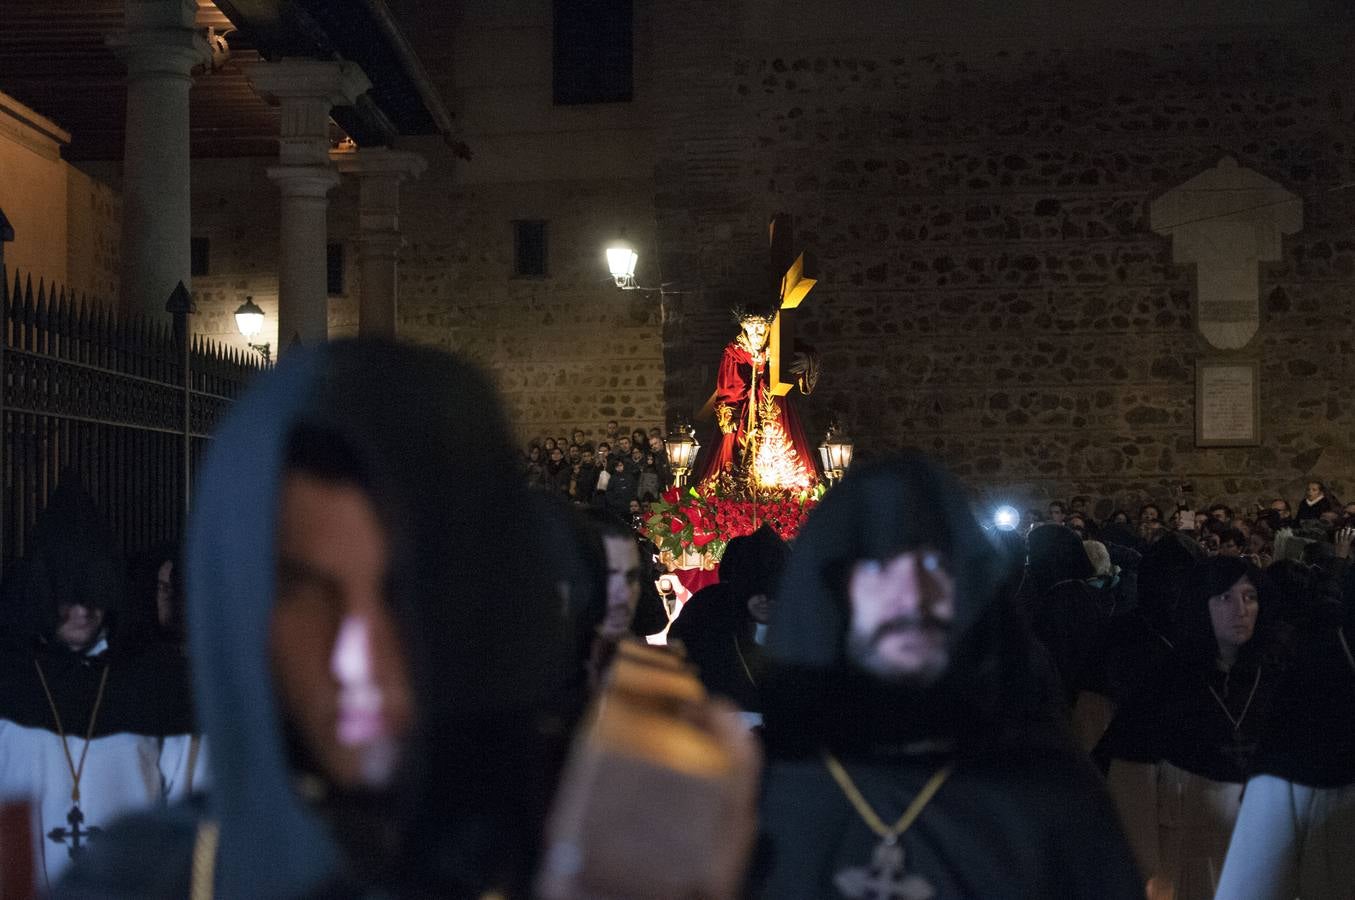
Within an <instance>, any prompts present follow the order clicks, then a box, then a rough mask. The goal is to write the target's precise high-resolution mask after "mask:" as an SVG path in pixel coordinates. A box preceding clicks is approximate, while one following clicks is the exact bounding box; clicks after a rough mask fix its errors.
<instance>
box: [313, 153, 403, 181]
mask: <svg viewBox="0 0 1355 900" xmlns="http://www.w3.org/2000/svg"><path fill="white" fill-rule="evenodd" d="M329 158H330V159H331V160H332V161H333V162H334V165H335V166H337V167H338V169H339V171H340V172H342V173H343V174H345V175H356V176H358V177H359V178H364V177H367V176H386V177H391V176H394V177H396V178H398V179H399V180H401V181H403V180H404V179H406V178H418V177H419V176H420V175H422V174H423V173H424V171H425V170H427V168H428V160H426V159H424V158H423V157H422V156H420V155H419V154H417V153H411V152H410V151H408V150H392V149H390V148H389V147H365V148H362V149H359V150H331V151H330V152H329Z"/></svg>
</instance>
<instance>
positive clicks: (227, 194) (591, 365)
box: [193, 145, 663, 440]
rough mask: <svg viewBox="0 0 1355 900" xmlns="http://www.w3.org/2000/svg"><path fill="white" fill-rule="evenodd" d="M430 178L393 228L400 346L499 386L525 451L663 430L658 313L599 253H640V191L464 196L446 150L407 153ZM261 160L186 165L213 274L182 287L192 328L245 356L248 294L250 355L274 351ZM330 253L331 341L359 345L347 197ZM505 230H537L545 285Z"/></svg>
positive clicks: (540, 188)
mask: <svg viewBox="0 0 1355 900" xmlns="http://www.w3.org/2000/svg"><path fill="white" fill-rule="evenodd" d="M415 149H417V150H419V151H420V152H423V153H424V154H425V155H426V156H427V157H429V159H430V163H432V164H431V165H430V169H429V171H428V172H427V173H426V174H425V175H424V176H423V177H422V178H421V179H420V180H418V181H414V182H407V183H406V184H405V186H404V188H403V189H402V196H401V216H400V218H401V227H402V230H403V232H404V234H405V236H406V241H407V245H406V247H405V249H404V251H403V252H402V254H401V259H400V308H399V322H398V327H399V334H400V336H401V337H402V338H403V339H406V340H411V341H415V342H418V343H424V344H430V345H433V346H438V347H442V348H444V349H447V350H450V351H453V352H456V353H459V354H461V355H463V356H465V357H467V358H469V359H472V360H474V361H475V362H477V363H479V364H480V365H482V366H483V367H485V368H486V369H487V370H488V371H489V372H490V374H491V375H492V376H493V377H494V378H495V380H496V381H497V383H498V385H499V387H500V390H501V391H502V392H503V395H504V398H505V401H506V403H507V406H508V412H509V418H510V421H511V422H512V423H513V424H514V426H515V427H516V429H517V431H518V433H519V435H520V437H521V438H522V439H523V440H527V439H530V438H532V437H537V436H545V435H560V434H568V433H569V432H571V431H572V430H573V429H574V428H575V427H576V426H577V427H581V428H583V430H584V431H586V432H590V433H595V432H598V431H600V428H601V426H602V425H603V424H604V423H605V422H606V421H607V420H609V419H616V420H617V421H618V422H620V423H621V424H622V425H623V426H624V427H627V428H631V427H645V428H648V427H651V426H653V425H662V424H663V406H662V390H663V370H662V358H661V355H660V349H659V348H660V337H659V304H658V300H657V298H656V297H655V296H654V295H649V294H642V293H639V292H623V291H618V290H616V289H615V287H613V286H612V284H611V281H610V279H608V278H607V277H606V267H605V263H604V261H603V258H602V248H603V247H604V245H605V243H606V241H607V240H608V239H609V238H610V237H612V236H614V235H615V234H616V232H617V231H618V230H619V226H620V225H622V224H625V223H630V222H636V223H640V224H639V226H638V227H633V228H632V229H631V230H630V231H629V232H628V234H629V237H630V239H631V240H633V241H635V242H636V243H638V244H640V245H641V246H644V245H646V244H650V243H652V229H646V228H644V227H643V223H644V222H645V221H646V219H647V218H650V217H651V216H650V212H649V209H650V207H649V200H650V197H651V195H652V183H651V182H649V181H647V180H643V179H642V180H639V181H636V180H633V179H621V180H618V181H608V182H597V181H573V182H570V181H562V180H555V181H546V182H528V183H519V184H514V183H479V184H476V183H468V181H469V180H468V179H467V178H465V177H464V176H459V175H458V174H457V170H456V166H455V164H454V163H453V162H452V161H451V160H450V159H447V158H445V157H444V156H443V155H442V154H445V152H446V151H445V148H443V149H442V150H439V149H438V147H436V146H430V145H423V146H416V148H415ZM270 162H271V161H270V160H266V159H236V160H195V161H194V164H193V234H194V236H196V237H206V238H208V240H209V241H210V243H211V271H210V274H209V275H207V276H199V277H196V278H194V280H193V293H194V297H195V299H196V302H197V305H198V313H197V315H196V316H195V330H196V331H197V332H198V333H199V334H203V335H206V336H208V337H211V338H212V339H213V340H216V341H219V342H221V343H225V344H228V345H232V346H236V347H238V348H241V349H244V347H245V340H244V338H242V337H240V335H239V334H238V332H237V330H236V328H235V321H234V318H233V314H234V311H235V309H236V307H238V306H239V305H240V304H241V303H243V302H244V300H245V297H246V296H252V297H253V298H254V300H255V302H256V303H258V304H259V305H260V306H261V307H262V308H263V310H264V313H265V316H266V318H265V320H264V322H265V325H264V331H263V333H262V334H260V335H259V336H258V337H256V338H255V342H256V343H263V342H269V343H271V344H272V346H273V347H274V348H276V347H277V296H278V293H277V292H278V287H277V284H278V282H277V259H278V192H277V188H276V186H274V185H273V184H272V183H271V182H269V181H268V178H267V176H266V174H265V169H266V168H267V166H268V165H269V164H270ZM330 201H331V202H330V209H329V234H330V240H331V241H337V242H341V243H343V244H344V245H345V261H346V269H345V284H346V290H345V292H344V295H343V296H338V297H331V298H330V308H329V320H330V321H329V327H330V335H331V337H334V338H338V337H345V336H351V335H354V334H356V333H357V304H358V298H359V296H360V295H361V291H362V283H361V275H360V270H359V266H358V263H357V252H358V249H357V244H356V240H355V236H356V233H357V185H356V183H355V182H353V181H352V179H349V178H345V179H344V181H343V182H342V183H341V184H340V186H339V187H338V188H336V189H335V190H334V191H333V192H332V193H331V195H330ZM514 219H540V220H545V221H546V222H547V223H548V224H547V229H548V247H549V266H548V275H547V276H546V277H545V278H516V277H514V275H513V231H512V222H513V220H514Z"/></svg>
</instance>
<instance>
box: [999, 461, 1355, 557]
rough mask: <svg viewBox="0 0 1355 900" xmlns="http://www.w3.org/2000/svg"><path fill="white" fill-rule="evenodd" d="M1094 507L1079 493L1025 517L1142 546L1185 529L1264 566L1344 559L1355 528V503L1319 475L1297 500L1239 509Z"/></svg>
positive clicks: (1215, 550)
mask: <svg viewBox="0 0 1355 900" xmlns="http://www.w3.org/2000/svg"><path fill="white" fill-rule="evenodd" d="M1093 508H1094V504H1093V502H1092V500H1091V498H1089V497H1087V496H1076V497H1073V498H1072V499H1070V500H1069V501H1068V502H1067V503H1065V502H1064V501H1062V500H1053V501H1051V502H1050V503H1049V505H1048V507H1047V509H1046V510H1044V511H1041V510H1038V509H1030V510H1027V511H1026V515H1025V524H1026V525H1027V527H1034V526H1035V525H1039V524H1043V523H1053V524H1056V525H1064V526H1066V527H1068V528H1070V529H1072V530H1073V531H1075V532H1077V534H1078V535H1079V536H1080V537H1082V538H1083V539H1084V540H1089V539H1096V538H1099V539H1105V540H1108V541H1110V542H1113V543H1114V544H1117V545H1120V546H1126V547H1134V548H1136V549H1140V550H1141V549H1143V548H1146V547H1148V546H1150V545H1152V544H1154V543H1156V542H1157V541H1158V540H1160V539H1161V538H1162V537H1163V536H1164V535H1166V534H1169V533H1171V532H1180V533H1183V534H1186V535H1188V536H1190V537H1191V538H1193V539H1194V540H1195V541H1197V542H1198V543H1199V545H1200V547H1201V549H1202V550H1203V551H1204V552H1205V554H1206V555H1208V556H1233V557H1243V558H1245V559H1247V560H1248V561H1249V562H1251V563H1252V564H1253V565H1255V566H1257V567H1259V568H1265V567H1267V566H1269V565H1270V564H1271V562H1273V561H1276V560H1280V559H1295V560H1299V561H1302V562H1306V563H1309V564H1312V563H1316V562H1319V561H1321V560H1322V559H1323V558H1324V557H1327V556H1331V555H1336V556H1339V557H1342V558H1344V557H1345V556H1346V555H1348V554H1349V552H1350V544H1351V538H1352V535H1355V503H1346V504H1344V505H1343V504H1342V503H1341V502H1340V501H1339V500H1338V499H1337V498H1336V497H1335V495H1333V494H1332V492H1331V490H1330V489H1329V488H1328V487H1327V485H1326V484H1324V483H1323V482H1320V481H1309V482H1308V483H1307V486H1306V490H1305V496H1304V497H1303V499H1302V500H1300V501H1299V502H1298V503H1297V504H1290V502H1289V501H1288V500H1286V499H1285V498H1283V497H1275V498H1274V499H1272V500H1271V501H1270V502H1269V503H1268V504H1266V503H1257V504H1256V505H1255V506H1254V507H1253V508H1252V509H1249V510H1235V509H1234V508H1232V507H1231V506H1229V505H1228V504H1226V503H1214V504H1212V505H1210V506H1208V507H1205V508H1202V509H1196V508H1193V507H1192V505H1191V504H1190V503H1188V502H1178V503H1177V504H1176V505H1175V508H1172V509H1171V513H1170V515H1169V514H1167V513H1165V512H1164V511H1163V507H1162V506H1159V505H1158V504H1156V503H1151V502H1150V503H1145V504H1143V505H1142V506H1140V507H1139V508H1138V510H1137V513H1131V512H1130V511H1129V510H1125V509H1116V510H1114V511H1113V512H1111V514H1110V515H1109V516H1107V517H1106V518H1105V520H1104V521H1102V522H1098V521H1096V520H1095V518H1094V517H1093V515H1092V512H1091V510H1092V509H1093ZM1169 508H1170V507H1169Z"/></svg>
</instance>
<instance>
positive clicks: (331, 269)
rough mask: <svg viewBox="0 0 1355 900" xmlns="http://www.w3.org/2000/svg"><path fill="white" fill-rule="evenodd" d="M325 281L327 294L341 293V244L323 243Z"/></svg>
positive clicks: (335, 294)
mask: <svg viewBox="0 0 1355 900" xmlns="http://www.w3.org/2000/svg"><path fill="white" fill-rule="evenodd" d="M325 283H326V284H327V285H328V286H329V296H331V297H338V296H340V295H342V294H343V244H326V245H325Z"/></svg>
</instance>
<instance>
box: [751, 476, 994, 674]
mask: <svg viewBox="0 0 1355 900" xmlns="http://www.w3.org/2000/svg"><path fill="white" fill-rule="evenodd" d="M997 556H998V550H997V548H995V547H994V546H993V545H992V544H991V543H990V542H989V541H988V539H987V537H986V536H985V535H984V533H983V531H982V529H981V528H980V527H979V525H978V522H977V521H976V520H975V519H974V516H973V513H972V512H971V511H970V510H969V505H968V502H967V501H966V499H965V496H964V492H963V489H962V488H961V487H960V485H959V484H958V483H956V482H955V480H954V479H953V478H952V477H951V476H950V475H949V474H947V473H946V472H944V471H943V470H942V469H940V467H938V466H935V465H933V464H932V463H930V462H929V461H927V460H925V459H924V458H922V457H920V456H915V455H902V456H899V457H894V458H890V459H887V460H882V461H880V462H878V463H871V464H869V465H866V466H863V467H862V468H861V469H860V470H858V471H854V472H853V473H852V474H851V475H850V476H848V478H847V479H846V480H845V481H844V482H843V483H842V484H841V485H840V486H838V487H836V488H834V489H833V490H832V491H831V492H830V493H829V494H828V495H827V496H826V497H825V498H824V501H823V503H822V504H820V506H819V507H818V508H817V509H816V510H815V511H814V513H813V514H812V515H811V516H810V518H809V521H808V523H806V526H805V530H804V531H803V532H802V533H801V535H800V537H799V539H798V540H797V541H796V545H795V549H794V551H793V552H792V554H791V558H790V562H789V564H788V567H787V570H786V573H785V578H784V579H783V582H782V590H781V597H780V600H779V602H778V606H777V609H776V611H775V612H774V613H773V615H772V621H771V632H770V641H769V643H770V646H771V648H772V655H773V656H774V657H775V658H777V659H778V661H779V662H781V663H783V664H788V665H794V666H804V667H811V668H833V667H836V666H837V665H839V664H840V663H841V662H849V663H850V664H851V665H852V666H853V667H854V668H857V669H862V670H864V671H867V672H872V673H876V674H879V675H880V676H882V677H884V678H887V679H888V680H911V679H922V680H923V681H924V682H928V681H929V680H931V679H934V678H936V677H937V676H938V675H939V674H941V673H942V672H944V671H945V670H946V668H947V667H948V666H949V665H951V664H952V663H954V660H953V659H950V656H951V655H952V654H953V652H954V649H955V647H956V645H957V642H958V641H959V640H960V637H961V636H962V634H964V633H965V632H966V631H967V629H968V628H969V627H970V626H971V625H973V624H974V623H975V622H976V621H978V619H979V618H980V616H981V614H982V611H983V610H984V609H985V608H986V607H988V606H989V604H990V603H991V602H992V601H993V600H994V597H995V595H996V588H997V583H998V581H999V579H1000V577H1001V575H1000V573H1001V568H1000V565H999V563H998V559H997Z"/></svg>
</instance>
